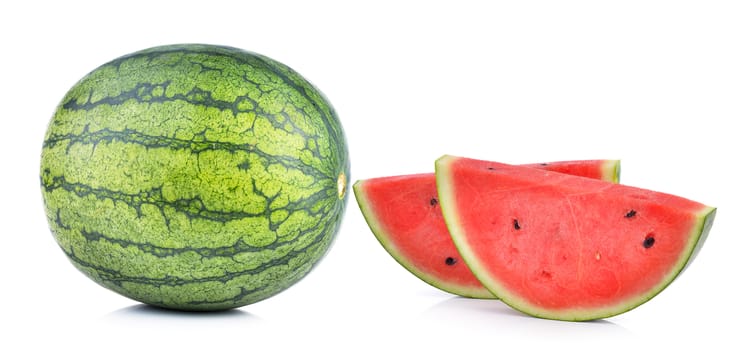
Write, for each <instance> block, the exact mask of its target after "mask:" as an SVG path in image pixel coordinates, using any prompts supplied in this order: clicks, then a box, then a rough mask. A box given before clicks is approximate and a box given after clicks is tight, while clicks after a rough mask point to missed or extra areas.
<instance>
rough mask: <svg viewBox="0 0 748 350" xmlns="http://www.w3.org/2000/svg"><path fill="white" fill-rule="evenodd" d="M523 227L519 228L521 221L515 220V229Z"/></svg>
mask: <svg viewBox="0 0 748 350" xmlns="http://www.w3.org/2000/svg"><path fill="white" fill-rule="evenodd" d="M520 228H521V227H520V226H519V221H517V219H514V229H515V230H519V229H520Z"/></svg>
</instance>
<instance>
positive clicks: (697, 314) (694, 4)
mask: <svg viewBox="0 0 748 350" xmlns="http://www.w3.org/2000/svg"><path fill="white" fill-rule="evenodd" d="M311 3H312V1H309V2H308V3H307V2H301V1H299V2H287V1H237V2H234V3H229V2H225V1H219V0H211V1H202V2H193V1H179V2H177V1H175V2H166V1H164V2H160V1H132V0H131V1H122V2H113V4H112V5H107V4H106V3H105V2H101V1H97V2H91V3H89V4H86V3H80V2H78V1H56V2H51V1H50V2H48V3H45V2H39V1H5V2H3V3H2V5H0V38H2V46H0V47H1V48H2V53H0V60H1V61H0V73H1V74H0V89H1V90H0V97H2V100H0V104H2V108H0V111H1V112H0V114H1V116H2V118H1V119H2V124H1V125H2V129H1V130H2V131H1V132H2V136H1V137H0V142H2V145H0V152H2V158H1V159H2V163H1V164H2V171H0V176H2V179H1V181H0V183H1V184H2V186H3V187H2V197H0V206H2V207H1V208H0V213H2V220H0V249H1V250H2V253H0V262H1V263H0V269H2V270H0V271H1V272H2V274H1V275H2V279H1V281H2V282H0V283H1V284H0V301H2V309H0V310H2V311H0V315H1V317H2V320H3V321H5V322H4V325H3V326H2V327H1V328H0V348H4V349H11V348H30V347H32V346H36V345H44V346H49V347H52V346H54V347H59V346H62V347H64V348H78V349H104V348H128V349H132V348H138V349H141V348H151V347H156V346H159V347H163V346H166V345H168V346H170V348H192V347H194V348H210V349H217V348H226V347H229V346H230V347H234V348H246V349H255V348H289V349H290V348H308V347H311V348H322V347H334V348H341V349H343V347H340V346H345V347H344V348H351V349H357V348H392V347H394V348H404V346H415V347H417V348H418V349H432V348H444V349H456V348H461V347H479V346H480V347H486V348H505V349H513V348H515V347H518V348H527V347H541V346H542V347H549V346H552V347H553V348H572V347H573V348H610V347H613V348H622V347H632V346H634V347H639V348H641V347H643V348H650V347H651V348H653V347H655V346H668V348H673V347H675V346H683V345H696V346H707V345H709V346H713V345H723V346H726V345H729V347H730V348H740V347H742V348H746V337H745V330H746V327H745V315H746V313H748V308H747V307H746V295H748V289H747V288H746V282H745V280H746V276H747V275H746V267H748V266H747V265H746V248H747V247H748V235H747V233H748V232H746V225H745V224H744V221H745V218H746V213H748V204H746V200H745V197H746V195H748V191H747V190H746V188H747V187H748V186H746V176H747V174H748V173H747V172H746V166H745V163H746V161H745V155H746V150H748V142H746V140H745V135H744V134H745V132H746V130H747V129H746V127H745V125H744V124H742V120H743V119H745V117H746V116H747V115H748V99H747V96H748V20H747V18H748V6H747V5H746V4H745V3H744V2H740V1H620V2H605V1H516V2H512V3H503V2H485V3H482V2H472V1H454V2H438V1H430V2H406V1H400V2H394V1H393V2H390V1H377V2H371V3H369V4H358V2H353V1H348V2H343V1H341V2H337V3H336V2H328V1H315V2H314V3H315V4H311ZM489 3H493V5H488V4H489ZM183 42H202V43H213V44H224V45H231V46H236V47H240V48H244V49H247V50H250V51H255V52H258V53H262V54H265V55H268V56H270V57H273V58H275V59H277V60H280V61H282V62H284V63H286V64H288V65H289V66H291V67H292V68H294V69H295V70H297V71H299V72H300V73H302V74H303V75H304V76H306V77H307V78H308V79H310V80H311V81H312V82H314V83H315V84H316V85H317V86H318V87H319V88H320V89H321V90H322V91H323V92H324V93H325V94H326V95H327V97H328V98H329V99H330V100H331V101H332V103H333V105H334V106H335V108H336V109H337V111H338V114H339V116H340V118H341V120H342V122H343V124H344V127H345V130H346V133H347V137H348V142H349V150H350V156H351V159H352V176H353V178H354V180H355V179H362V178H369V177H377V176H384V175H396V174H405V173H412V172H427V171H431V168H432V164H433V163H432V162H433V160H434V159H436V158H437V157H439V156H440V155H442V154H445V153H450V154H455V155H464V156H470V157H475V158H485V159H493V160H497V161H503V162H516V163H521V162H541V161H551V160H562V159H583V158H617V159H621V160H622V168H623V171H622V181H623V182H624V183H627V184H630V185H635V186H640V187H646V188H651V189H656V190H660V191H664V192H670V193H674V194H678V195H681V196H684V197H688V198H691V199H694V200H697V201H701V202H703V203H706V204H709V205H712V206H717V207H718V208H719V210H718V214H717V218H716V222H715V225H714V227H713V229H712V232H711V235H710V237H709V239H708V241H707V242H706V245H705V246H704V249H703V250H702V251H701V254H700V255H699V256H698V259H696V261H695V263H694V264H692V265H691V266H690V267H689V268H688V270H687V271H685V273H684V274H683V275H682V276H681V277H680V278H678V279H677V280H676V281H675V282H674V283H673V284H672V285H671V286H670V287H669V288H668V289H666V290H665V291H664V292H663V293H661V294H660V295H659V296H657V297H656V298H655V299H653V300H652V301H650V302H648V303H646V304H644V305H643V306H641V307H639V308H637V309H635V310H633V311H630V312H628V313H625V314H623V315H620V316H617V317H613V318H610V319H607V320H605V321H599V322H587V323H569V322H556V321H548V320H540V319H533V318H530V317H526V316H523V315H521V314H519V313H517V312H515V311H513V310H511V309H509V308H508V307H506V306H504V305H503V304H501V303H500V302H496V301H475V300H467V299H461V298H455V297H451V296H450V295H447V294H444V293H442V292H440V291H438V290H436V289H433V288H431V287H430V286H428V285H426V284H425V283H423V282H421V281H420V280H418V279H416V278H415V277H413V276H412V275H410V274H409V273H408V272H407V271H406V270H405V269H403V268H402V267H400V266H399V265H398V264H397V263H396V262H395V261H394V260H393V259H391V258H390V256H389V255H388V254H387V253H386V252H385V251H384V249H382V247H381V246H380V245H379V243H378V242H377V241H376V240H375V238H374V236H373V235H372V234H371V232H370V231H369V229H368V227H367V226H366V223H365V222H364V220H363V217H362V216H361V213H360V211H359V210H358V207H357V206H356V203H355V200H354V199H353V197H352V196H351V197H350V198H349V202H348V210H347V213H346V217H345V220H344V223H343V227H342V229H341V231H340V234H339V236H338V239H337V241H336V243H335V245H334V246H333V248H332V250H331V251H330V253H329V254H328V255H327V257H326V258H325V259H324V260H323V261H322V263H321V264H320V265H319V267H318V268H316V269H315V270H314V271H313V272H312V273H311V274H310V275H309V276H308V277H307V278H305V279H304V280H302V281H301V282H300V283H298V284H297V285H295V286H293V287H292V288H291V289H289V290H287V291H286V292H284V293H281V294H280V295H277V296H275V297H273V298H271V299H268V300H265V301H262V302H260V303H257V304H254V305H250V306H246V307H243V308H240V309H238V310H234V311H230V312H225V313H217V314H185V313H174V312H164V311H160V310H157V309H153V308H148V307H143V306H141V305H139V304H137V303H135V302H133V301H130V300H128V299H125V298H123V297H121V296H119V295H116V294H114V293H112V292H110V291H108V290H105V289H103V288H100V287H99V286H98V285H96V284H94V283H93V282H91V281H89V280H88V279H87V278H86V277H84V276H83V275H82V274H81V273H79V272H78V271H77V270H75V268H74V267H73V266H72V265H71V264H70V263H69V262H68V261H67V259H66V258H65V256H64V255H63V254H62V252H61V251H60V249H59V248H58V247H57V245H56V244H55V242H54V239H53V238H52V235H51V234H50V232H49V230H48V228H47V224H46V221H45V216H44V213H43V209H42V203H41V191H40V189H39V177H38V163H39V154H40V151H41V145H42V141H43V136H44V130H45V128H46V124H47V122H48V120H49V118H50V117H51V115H52V113H53V110H54V108H55V106H56V104H57V103H58V102H59V100H60V99H61V98H62V96H63V95H64V93H65V92H66V91H67V90H68V89H69V88H70V87H71V86H72V85H73V84H74V83H75V82H76V81H77V80H78V79H79V78H81V77H82V76H83V75H84V74H86V73H88V72H89V71H90V70H92V69H94V68H95V67H97V66H98V65H100V64H102V63H104V62H107V61H109V60H111V59H114V58H116V57H118V56H121V55H123V54H126V53H129V52H132V51H136V50H139V49H143V48H146V47H151V46H155V45H161V44H170V43H183ZM710 348H712V347H710Z"/></svg>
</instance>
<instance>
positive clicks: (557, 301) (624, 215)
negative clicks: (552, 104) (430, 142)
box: [436, 156, 716, 321]
mask: <svg viewBox="0 0 748 350" xmlns="http://www.w3.org/2000/svg"><path fill="white" fill-rule="evenodd" d="M436 181H437V187H438V192H439V201H440V204H441V205H442V211H443V213H444V219H445V222H446V224H447V226H448V227H449V232H450V234H451V235H452V238H453V240H454V242H455V244H456V246H457V248H458V250H459V252H460V253H461V256H462V258H463V259H464V260H465V262H466V264H467V265H468V266H469V267H470V269H471V270H472V271H473V273H475V275H476V276H477V277H478V279H479V280H480V281H481V282H482V283H483V285H484V286H485V287H486V288H487V289H489V290H490V291H491V292H492V293H493V294H495V295H496V296H497V297H498V298H499V299H501V300H503V301H504V302H506V303H507V304H508V305H510V306H512V307H514V308H515V309H517V310H520V311H522V312H525V313H527V314H530V315H534V316H537V317H542V318H550V319H558V320H579V321H581V320H591V319H599V318H605V317H610V316H613V315H617V314H620V313H623V312H625V311H628V310H630V309H633V308H635V307H637V306H639V305H641V304H642V303H644V302H646V301H647V300H649V299H651V298H652V297H654V296H655V295H657V294H658V293H659V292H660V291H662V290H663V289H664V288H665V287H667V286H668V285H669V284H670V283H671V282H672V281H673V280H674V279H675V277H676V276H678V274H679V273H680V272H681V271H682V270H683V269H684V268H685V267H686V265H687V264H688V263H689V262H690V261H691V260H693V258H694V257H695V256H696V252H697V251H698V250H699V248H700V247H701V245H702V244H703V243H704V240H705V239H706V237H707V233H708V231H709V228H710V227H711V224H712V221H713V220H714V216H715V213H716V209H715V208H712V207H708V206H705V205H703V204H700V203H697V202H694V201H691V200H688V199H685V198H681V197H676V196H673V195H669V194H664V193H659V192H653V191H648V190H644V189H639V188H634V187H628V186H623V185H618V184H611V183H606V182H603V181H598V180H593V179H588V178H582V177H578V176H569V175H565V174H561V173H555V172H550V171H543V170H538V169H533V168H529V167H519V166H512V165H506V164H497V163H494V162H485V161H479V160H473V159H467V158H459V157H453V156H444V157H442V158H440V159H439V160H438V161H437V162H436Z"/></svg>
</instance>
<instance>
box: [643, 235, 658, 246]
mask: <svg viewBox="0 0 748 350" xmlns="http://www.w3.org/2000/svg"><path fill="white" fill-rule="evenodd" d="M654 244H655V238H654V236H652V235H649V236H647V237H646V238H644V242H642V245H643V246H644V248H646V249H649V248H652V246H653V245H654Z"/></svg>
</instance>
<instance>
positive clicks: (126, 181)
mask: <svg viewBox="0 0 748 350" xmlns="http://www.w3.org/2000/svg"><path fill="white" fill-rule="evenodd" d="M40 177H41V190H42V194H43V198H44V204H45V209H46V214H47V220H48V222H49V225H50V228H51V231H52V233H53V235H54V237H55V239H56V240H57V243H58V244H59V246H60V247H61V248H62V250H63V251H64V252H65V254H66V255H67V256H68V258H69V260H70V261H71V262H72V263H73V264H74V265H75V266H76V267H77V268H78V269H79V270H80V271H82V272H83V273H85V274H86V275H87V276H88V277H90V278H91V279H93V280H94V281H96V282H98V283H99V284H101V285H102V286H104V287H106V288H109V289H111V290H113V291H115V292H117V293H120V294H122V295H124V296H127V297H129V298H132V299H135V300H138V301H140V302H143V303H147V304H151V305H156V306H160V307H165V308H172V309H182V310H222V309H229V308H235V307H240V306H244V305H247V304H250V303H254V302H257V301H260V300H263V299H265V298H268V297H270V296H272V295H274V294H276V293H278V292H280V291H282V290H284V289H286V288H288V287H289V286H291V285H292V284H294V283H295V282H297V281H299V280H300V279H301V278H302V277H304V276H305V275H306V274H307V273H308V272H309V271H310V270H311V269H312V267H313V266H314V265H315V264H316V263H317V262H318V261H319V260H320V259H321V258H322V257H323V256H324V255H325V253H326V252H327V251H328V249H329V248H330V246H331V244H332V242H333V240H334V238H335V236H336V233H337V231H338V228H339V226H340V222H341V218H342V216H343V213H344V209H345V204H346V200H347V191H346V189H347V187H348V186H347V183H346V182H347V179H348V178H349V177H350V176H349V161H348V151H347V146H346V142H345V137H344V135H343V130H342V127H341V124H340V121H339V120H338V117H337V116H336V113H335V111H334V110H333V108H332V106H331V105H330V103H329V102H328V101H327V100H326V99H325V97H324V96H323V95H322V94H321V93H320V91H318V90H317V89H316V88H315V87H314V86H312V85H311V84H310V83H309V82H308V81H307V80H305V79H304V78H303V77H302V76H300V75H299V74H298V73H296V72H295V71H293V70H292V69H290V68H289V67H287V66H285V65H283V64H281V63H279V62H277V61H274V60H272V59H270V58H268V57H264V56H261V55H258V54H254V53H251V52H247V51H243V50H240V49H236V48H232V47H224V46H213V45H199V44H185V45H172V46H160V47H155V48H150V49H146V50H143V51H139V52H135V53H132V54H129V55H126V56H123V57H120V58H118V59H115V60H113V61H111V62H109V63H106V64H104V65H103V66H101V67H99V68H97V69H95V70H94V71H92V72H91V73H89V74H88V75H86V76H85V77H84V78H83V79H81V80H80V81H79V82H78V83H77V84H75V85H74V86H73V87H72V89H70V91H69V92H68V93H67V94H66V95H65V97H64V98H63V100H62V102H61V103H60V104H59V106H58V108H57V110H56V112H55V114H54V116H53V117H52V119H51V121H50V123H49V127H48V130H47V133H46V136H45V140H44V144H43V150H42V157H41V170H40Z"/></svg>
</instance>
